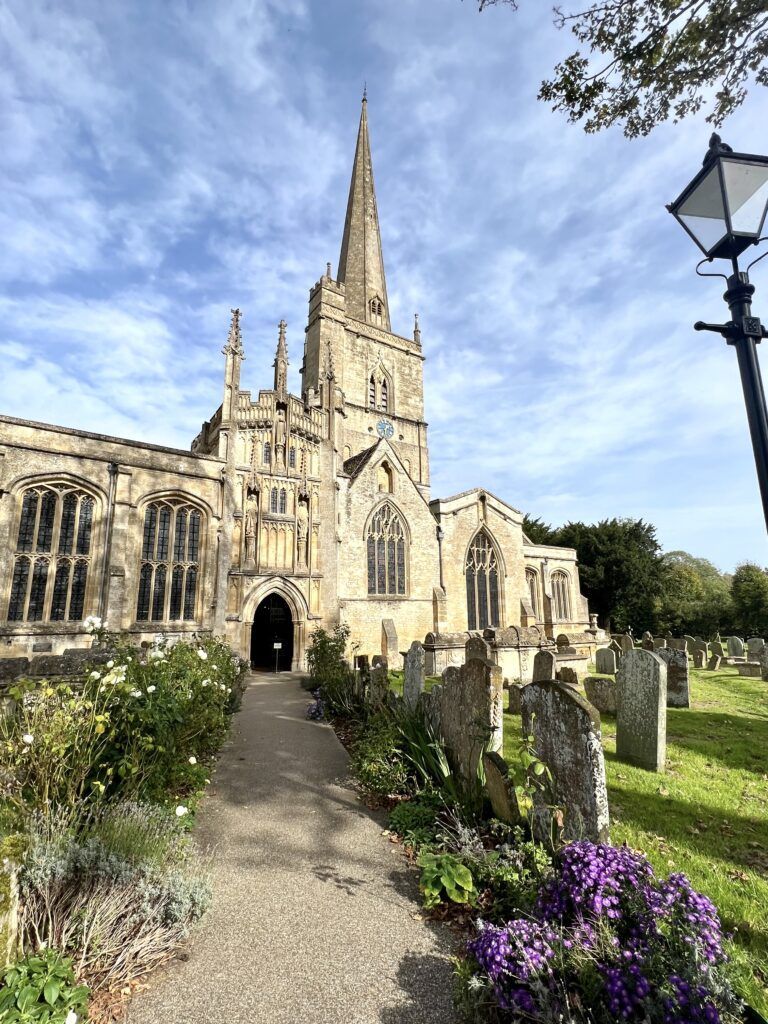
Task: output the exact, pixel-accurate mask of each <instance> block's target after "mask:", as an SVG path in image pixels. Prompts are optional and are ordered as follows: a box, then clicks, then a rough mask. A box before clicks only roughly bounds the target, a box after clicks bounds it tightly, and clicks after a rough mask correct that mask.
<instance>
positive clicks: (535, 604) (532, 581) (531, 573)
mask: <svg viewBox="0 0 768 1024" xmlns="http://www.w3.org/2000/svg"><path fill="white" fill-rule="evenodd" d="M525 583H526V586H527V587H528V596H529V598H530V600H531V608H532V609H533V614H534V615H535V616H536V618H537V619H538V617H539V585H538V579H537V577H536V571H535V570H534V569H526V570H525Z"/></svg>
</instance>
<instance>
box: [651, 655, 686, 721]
mask: <svg viewBox="0 0 768 1024" xmlns="http://www.w3.org/2000/svg"><path fill="white" fill-rule="evenodd" d="M658 656H659V657H660V658H661V660H662V661H663V662H665V663H666V666H667V707H668V708H689V707H690V706H691V694H690V687H689V683H688V674H689V673H688V655H687V654H686V653H685V651H679V650H678V651H675V650H666V651H659V652H658Z"/></svg>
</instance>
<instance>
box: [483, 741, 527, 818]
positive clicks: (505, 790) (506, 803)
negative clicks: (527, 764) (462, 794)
mask: <svg viewBox="0 0 768 1024" xmlns="http://www.w3.org/2000/svg"><path fill="white" fill-rule="evenodd" d="M483 769H484V771H485V791H486V793H487V794H488V797H489V799H490V801H491V807H492V808H493V814H494V817H496V818H498V819H499V821H506V822H507V824H508V825H516V824H518V822H519V821H520V819H521V817H522V815H521V814H520V809H519V807H518V803H517V796H516V795H515V783H514V780H513V779H512V778H511V777H510V774H509V765H508V764H507V762H506V761H505V760H504V758H503V757H502V756H501V755H500V754H497V753H495V752H493V751H490V752H488V751H486V753H484V754H483Z"/></svg>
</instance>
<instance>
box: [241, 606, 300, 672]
mask: <svg viewBox="0 0 768 1024" xmlns="http://www.w3.org/2000/svg"><path fill="white" fill-rule="evenodd" d="M275 644H280V647H279V648H277V649H275ZM275 656H277V659H276V657H275ZM275 660H277V669H278V671H279V672H289V671H290V669H291V664H292V662H293V616H292V615H291V609H290V608H289V607H288V602H287V601H285V600H284V598H282V597H280V595H279V594H269V596H268V597H265V598H264V600H263V601H262V602H261V604H260V605H259V606H258V608H257V609H256V614H255V615H254V617H253V627H252V629H251V666H252V667H253V668H260V669H264V670H268V671H270V672H274V671H275Z"/></svg>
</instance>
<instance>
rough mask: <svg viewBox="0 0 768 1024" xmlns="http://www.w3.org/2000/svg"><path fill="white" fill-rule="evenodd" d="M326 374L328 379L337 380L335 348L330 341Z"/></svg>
mask: <svg viewBox="0 0 768 1024" xmlns="http://www.w3.org/2000/svg"><path fill="white" fill-rule="evenodd" d="M325 376H326V377H327V378H328V380H336V367H335V366H334V365H333V349H332V348H331V342H330V340H329V341H328V355H327V358H326V361H325Z"/></svg>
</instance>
